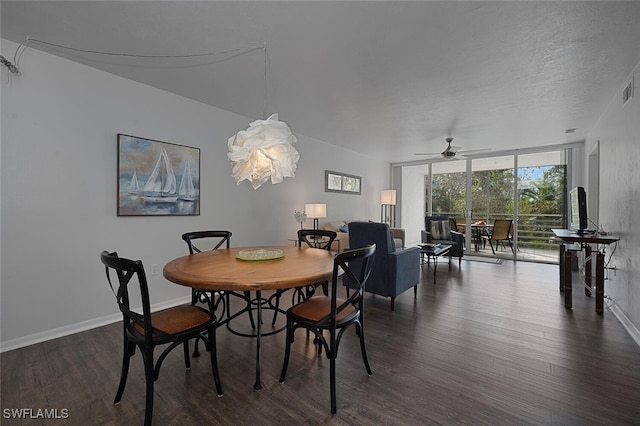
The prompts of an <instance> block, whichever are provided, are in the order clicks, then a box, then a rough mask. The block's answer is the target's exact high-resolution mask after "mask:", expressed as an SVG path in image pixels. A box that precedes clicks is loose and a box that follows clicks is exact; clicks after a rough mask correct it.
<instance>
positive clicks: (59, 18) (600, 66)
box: [0, 1, 640, 162]
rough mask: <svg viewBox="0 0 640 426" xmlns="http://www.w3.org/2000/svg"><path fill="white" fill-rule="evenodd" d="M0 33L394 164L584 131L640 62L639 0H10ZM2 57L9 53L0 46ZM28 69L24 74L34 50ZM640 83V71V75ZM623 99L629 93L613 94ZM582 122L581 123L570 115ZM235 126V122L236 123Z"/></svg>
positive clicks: (557, 139) (546, 141) (578, 135)
mask: <svg viewBox="0 0 640 426" xmlns="http://www.w3.org/2000/svg"><path fill="white" fill-rule="evenodd" d="M0 7H1V10H0V13H1V17H2V26H1V31H2V37H3V38H5V39H9V40H12V41H15V42H18V43H21V42H24V41H25V38H26V36H30V37H31V38H32V39H38V40H44V41H47V42H50V43H56V44H60V45H64V46H68V47H74V48H78V49H85V50H94V51H108V52H123V53H131V54H141V55H189V54H201V53H217V52H222V51H228V50H231V49H247V48H250V47H254V46H257V47H262V46H263V43H266V44H267V51H268V57H269V67H268V70H269V72H268V74H267V75H268V78H267V86H266V87H267V97H266V104H267V107H266V108H265V107H264V96H263V89H264V87H265V86H264V54H263V51H262V50H261V49H258V50H255V51H253V52H250V53H246V54H242V55H239V56H234V55H231V54H228V55H216V56H213V57H211V56H209V57H203V58H197V59H196V58H191V59H181V60H175V59H171V60H168V59H164V60H154V59H144V60H140V59H133V58H123V57H109V56H103V55H95V54H87V53H80V52H73V51H70V50H66V49H59V48H51V47H47V46H44V45H42V44H40V43H35V42H32V43H31V44H30V48H34V49H40V50H44V51H47V52H50V53H53V54H56V55H59V56H63V57H67V58H69V59H71V60H74V61H77V62H81V63H84V64H87V65H90V66H92V67H95V68H99V69H102V70H105V71H108V72H111V73H113V74H117V75H120V76H123V77H126V78H129V79H132V80H136V81H140V82H143V83H146V84H149V85H152V86H155V87H159V88H162V89H165V90H167V91H170V92H173V93H177V94H180V95H183V96H186V97H189V98H192V99H195V100H198V101H201V102H204V103H207V104H211V105H215V106H217V107H219V108H223V109H225V110H229V111H233V112H235V113H239V114H242V115H245V116H248V117H251V118H261V117H263V116H264V115H265V112H266V113H267V114H270V113H272V112H278V113H279V115H280V119H281V120H283V121H285V122H286V123H287V124H289V126H290V127H291V128H292V130H293V131H294V133H297V134H302V135H306V136H310V137H313V138H316V139H319V140H322V141H326V142H328V143H331V144H335V145H339V146H343V147H345V148H348V149H352V150H356V151H359V152H368V153H370V154H371V155H374V156H376V157H380V158H384V159H385V160H387V161H391V162H400V161H413V160H416V159H417V158H418V157H416V156H414V155H413V153H415V152H425V151H429V152H430V151H441V150H442V149H443V148H444V147H445V142H444V139H445V137H446V136H448V135H451V136H453V137H454V138H455V140H454V145H458V146H462V147H463V149H477V148H492V149H493V150H494V151H496V150H504V149H511V148H523V147H531V146H539V145H553V144H559V143H564V142H572V141H577V140H581V139H583V138H584V137H585V135H586V134H587V133H588V132H589V130H590V128H591V126H592V125H593V124H594V123H595V122H596V120H597V119H598V118H599V117H600V115H602V113H603V112H604V110H605V109H606V107H607V105H608V104H609V103H610V102H611V101H612V99H614V97H615V99H616V100H617V99H618V98H619V97H618V96H616V93H621V91H622V87H623V85H624V83H625V81H626V79H627V78H629V76H630V73H631V72H632V70H633V68H634V66H635V65H636V64H637V63H638V62H639V61H640V2H529V1H528V2H521V1H516V2H484V1H473V2H457V1H448V2H421V1H413V2H397V1H375V2H364V1H353V2H346V1H340V2H326V1H319V2H310V1H300V2H290V1H285V2H268V1H258V2H244V1H230V2H218V1H208V2H190V1H177V2H169V1H140V2H114V1H107V2H100V1H70V2H54V1H44V2H36V1H19V2H11V1H2V2H1V4H0ZM2 54H3V56H5V57H7V58H8V59H11V58H13V52H2ZM19 65H20V66H22V67H24V69H23V75H24V76H26V75H27V74H28V69H27V67H28V64H26V63H21V64H19ZM638 83H640V82H638ZM620 98H621V96H620ZM570 128H576V129H577V130H576V132H575V133H574V134H570V135H567V134H565V130H566V129H570ZM230 136H231V135H230Z"/></svg>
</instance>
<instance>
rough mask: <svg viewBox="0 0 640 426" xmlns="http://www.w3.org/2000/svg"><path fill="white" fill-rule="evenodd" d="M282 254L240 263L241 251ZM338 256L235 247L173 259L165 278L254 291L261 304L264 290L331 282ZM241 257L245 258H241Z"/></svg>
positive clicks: (203, 286)
mask: <svg viewBox="0 0 640 426" xmlns="http://www.w3.org/2000/svg"><path fill="white" fill-rule="evenodd" d="M260 248H263V249H276V250H282V254H283V257H280V258H278V259H273V260H241V259H239V258H238V255H239V253H240V252H241V251H243V253H244V251H246V250H252V249H260ZM334 256H335V253H334V252H330V251H327V250H321V249H315V248H310V247H292V246H282V247H272V246H270V247H236V248H229V249H218V250H212V251H207V252H202V253H195V254H190V255H187V256H182V257H179V258H177V259H174V260H172V261H170V262H169V263H167V264H166V265H165V267H164V269H163V275H164V277H165V278H166V279H167V280H169V281H171V282H173V283H176V284H179V285H183V286H186V287H191V288H195V289H198V290H206V291H242V292H246V291H255V292H256V299H257V300H258V301H261V300H262V294H261V292H262V291H263V290H281V289H288V288H295V287H303V286H306V285H310V284H316V283H319V282H322V281H329V280H331V277H332V274H333V263H334V262H333V260H334ZM241 257H242V256H241ZM256 310H257V321H256V382H255V385H254V388H255V389H261V388H262V387H263V386H264V385H263V384H262V381H261V378H260V363H261V358H262V352H261V346H260V340H261V338H262V327H261V323H262V303H257V304H256Z"/></svg>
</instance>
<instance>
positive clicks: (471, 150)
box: [457, 148, 491, 154]
mask: <svg viewBox="0 0 640 426" xmlns="http://www.w3.org/2000/svg"><path fill="white" fill-rule="evenodd" d="M487 151H491V148H481V149H465V150H464V151H457V153H458V154H477V153H479V152H487Z"/></svg>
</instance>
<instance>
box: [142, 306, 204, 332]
mask: <svg viewBox="0 0 640 426" xmlns="http://www.w3.org/2000/svg"><path fill="white" fill-rule="evenodd" d="M211 321H212V317H211V314H209V312H207V311H205V310H204V309H201V308H198V307H197V306H176V307H174V308H169V309H165V310H162V311H159V312H155V313H153V314H151V325H152V326H153V328H155V329H158V330H160V331H162V332H164V333H167V334H180V333H183V332H185V331H189V330H191V329H194V328H198V327H201V326H203V325H205V324H208V323H210V322H211ZM134 328H135V330H136V332H138V333H139V334H141V335H142V334H144V329H143V328H142V327H141V326H140V325H138V324H136V325H135V326H134Z"/></svg>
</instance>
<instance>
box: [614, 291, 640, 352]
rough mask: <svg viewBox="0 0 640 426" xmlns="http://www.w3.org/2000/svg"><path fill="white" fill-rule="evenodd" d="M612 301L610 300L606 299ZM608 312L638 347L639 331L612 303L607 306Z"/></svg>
mask: <svg viewBox="0 0 640 426" xmlns="http://www.w3.org/2000/svg"><path fill="white" fill-rule="evenodd" d="M608 300H610V301H612V299H608ZM608 308H609V311H611V313H612V314H613V315H615V317H616V318H617V319H618V321H620V324H622V326H623V327H624V328H625V330H627V333H629V335H630V336H631V338H632V339H633V340H635V342H636V344H637V345H638V346H640V331H638V328H637V327H636V326H635V325H634V324H633V323H632V322H631V320H629V318H628V317H627V315H626V314H625V313H624V312H623V311H622V309H620V308H619V307H618V304H617V303H615V301H613V303H612V304H611V305H609V306H608Z"/></svg>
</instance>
